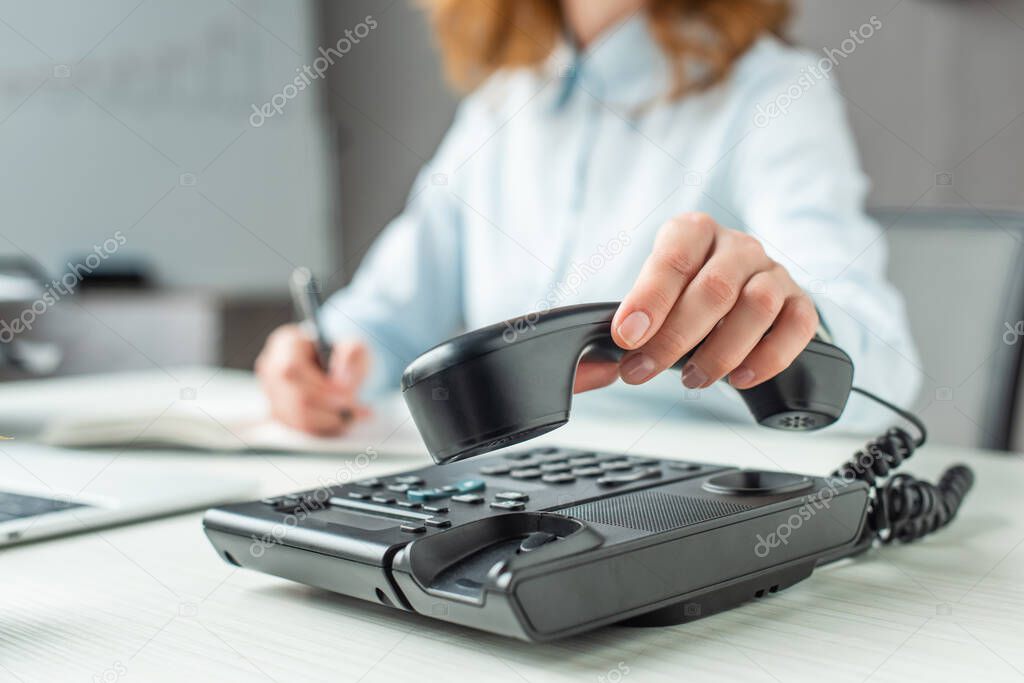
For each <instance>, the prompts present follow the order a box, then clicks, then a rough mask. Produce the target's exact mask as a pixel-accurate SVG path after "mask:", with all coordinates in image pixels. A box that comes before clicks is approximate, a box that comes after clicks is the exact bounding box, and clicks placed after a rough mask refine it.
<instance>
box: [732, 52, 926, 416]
mask: <svg viewBox="0 0 1024 683" xmlns="http://www.w3.org/2000/svg"><path fill="white" fill-rule="evenodd" d="M811 64H812V62H811V60H810V59H806V58H805V57H804V56H803V55H802V54H801V53H793V57H792V61H790V62H789V63H787V64H786V65H785V68H780V69H778V70H777V71H776V73H775V74H774V77H772V78H768V79H763V80H761V81H760V82H759V83H757V84H756V85H755V86H753V87H752V88H751V91H752V95H753V96H752V97H750V98H749V99H748V100H747V101H746V103H745V104H744V105H743V106H741V109H742V110H743V111H742V113H741V116H742V117H744V118H745V126H744V129H743V130H742V131H741V132H740V133H739V136H741V139H740V141H739V142H738V143H736V148H735V149H736V154H735V155H733V163H732V171H731V174H732V187H733V197H732V199H731V202H730V203H731V204H732V205H733V206H734V207H735V212H736V214H737V216H738V218H739V219H740V221H741V223H742V227H744V228H745V229H747V230H749V231H750V232H751V233H752V234H754V235H755V236H757V237H759V238H760V239H761V241H762V242H763V243H764V246H765V248H766V250H767V251H768V253H769V255H770V256H771V257H772V258H774V259H775V260H777V261H778V262H780V263H781V264H783V265H784V266H785V267H786V268H787V270H788V271H789V273H790V275H791V276H792V277H793V279H794V280H795V281H796V282H797V283H798V284H799V285H800V286H801V287H803V288H804V289H805V290H806V291H807V292H808V293H809V294H810V295H811V297H812V298H813V299H814V301H815V303H816V304H817V306H818V310H819V312H820V314H821V318H822V321H823V323H824V324H825V326H826V327H827V328H828V330H829V331H830V332H831V335H832V337H833V341H834V342H835V343H836V344H837V345H838V346H839V347H840V348H842V349H843V350H845V351H846V352H847V353H848V354H849V355H850V357H851V358H852V359H853V363H854V383H855V384H857V385H858V386H861V387H863V388H865V389H868V390H870V391H873V392H875V393H877V394H879V395H880V396H882V397H884V398H887V399H889V400H891V401H893V402H895V403H896V404H898V405H904V406H905V405H907V404H909V403H911V402H912V401H913V399H914V398H915V396H916V395H917V391H918V389H919V386H920V382H921V370H920V365H919V361H918V356H917V352H916V349H915V348H914V343H913V340H912V338H911V335H910V330H909V326H908V323H907V318H906V312H905V310H904V305H903V300H902V297H901V295H900V294H899V292H898V291H897V290H896V289H895V288H894V287H893V286H892V284H891V283H890V282H889V281H888V280H887V277H886V272H885V269H886V262H887V259H888V254H887V246H886V240H885V235H884V233H883V231H882V230H881V229H880V227H879V225H878V224H877V223H876V222H875V221H874V220H872V219H871V218H870V217H869V216H868V215H867V214H866V213H865V211H864V202H865V197H866V194H867V190H868V181H867V178H866V176H865V175H864V173H863V172H862V171H861V168H860V164H859V160H858V158H857V152H856V148H855V146H854V141H853V137H852V135H851V133H850V130H849V126H848V123H847V120H846V115H845V111H844V109H843V102H842V97H841V95H840V94H839V91H838V90H837V85H836V84H835V82H834V80H835V79H834V76H832V77H831V78H829V76H828V75H822V76H821V77H820V78H816V77H815V76H814V73H815V72H814V71H813V70H811V69H809V68H808V67H809V65H811ZM892 419H893V416H891V415H889V414H887V413H885V412H884V410H881V409H879V408H878V407H876V406H874V405H872V404H870V403H868V402H867V401H866V399H864V398H863V397H861V396H858V395H853V396H851V398H850V402H849V404H848V406H847V409H846V411H845V413H844V416H843V418H842V420H841V422H840V425H842V426H844V427H846V428H847V429H851V430H857V431H862V430H868V429H872V430H873V429H877V428H879V427H880V426H882V425H884V424H886V423H888V422H891V421H892Z"/></svg>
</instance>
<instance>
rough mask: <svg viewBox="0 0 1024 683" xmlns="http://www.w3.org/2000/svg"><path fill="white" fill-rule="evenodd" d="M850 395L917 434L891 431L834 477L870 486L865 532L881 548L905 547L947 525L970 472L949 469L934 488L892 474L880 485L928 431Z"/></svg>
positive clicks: (897, 410) (912, 418)
mask: <svg viewBox="0 0 1024 683" xmlns="http://www.w3.org/2000/svg"><path fill="white" fill-rule="evenodd" d="M853 391H855V392H857V393H859V394H861V395H862V396H864V397H866V398H869V399H871V400H872V401H875V402H876V403H878V404H879V405H882V406H884V407H886V408H888V409H889V410H891V411H893V412H894V413H896V414H897V415H899V416H900V417H902V418H904V419H905V420H907V421H908V422H910V423H911V424H913V425H914V427H915V428H916V429H917V430H918V432H920V436H919V437H918V438H917V439H914V438H913V437H912V436H911V435H910V434H909V433H908V432H907V431H906V430H904V429H901V428H900V427H892V428H890V429H889V430H888V431H887V432H886V433H885V434H883V435H881V436H878V437H876V438H875V439H872V440H871V441H869V442H868V443H867V445H866V446H865V447H864V448H863V449H861V450H859V451H857V453H855V454H854V456H853V457H852V458H850V459H849V460H847V461H846V462H845V463H843V464H842V465H841V466H840V467H839V468H838V469H837V470H836V471H835V472H833V475H832V476H834V477H840V478H842V479H843V480H845V481H850V480H854V479H859V480H861V481H863V482H865V483H867V484H868V486H870V487H871V491H872V493H871V495H872V500H871V503H870V509H869V512H868V527H869V528H868V530H867V532H866V533H870V534H872V535H873V536H874V537H875V538H876V539H878V540H879V541H881V542H882V543H892V542H893V541H898V542H900V543H910V542H911V541H916V540H917V539H919V538H922V537H923V536H926V535H928V534H930V533H932V532H934V531H937V530H938V529H941V528H942V527H944V526H946V525H947V524H949V523H950V522H951V521H952V520H953V518H954V517H955V516H956V513H957V510H959V509H960V505H961V504H962V503H963V501H964V497H965V496H966V495H967V492H968V491H970V489H971V486H972V485H973V484H974V473H973V472H972V471H971V469H970V468H969V467H967V466H966V465H954V466H952V467H950V468H949V469H947V470H946V471H945V472H944V473H943V474H942V477H941V478H940V479H939V483H938V484H932V483H931V482H928V481H925V480H923V479H917V478H915V477H913V476H911V475H909V474H896V475H894V476H892V477H891V478H889V479H886V480H884V481H883V479H885V478H886V477H888V476H889V474H890V473H891V472H892V471H893V470H895V469H897V468H898V467H899V466H900V465H902V464H903V461H904V460H906V459H907V458H909V457H910V456H912V455H913V454H914V451H915V450H916V449H918V448H920V447H921V446H922V445H923V444H924V442H925V440H926V439H927V437H928V431H927V429H925V426H924V423H923V422H921V420H920V419H919V418H918V417H917V416H916V415H914V414H913V413H910V412H908V411H906V410H903V409H902V408H899V407H898V406H895V405H893V404H892V403H889V402H888V401H886V400H885V399H883V398H881V397H879V396H876V395H875V394H873V393H871V392H870V391H867V390H865V389H861V388H859V387H853Z"/></svg>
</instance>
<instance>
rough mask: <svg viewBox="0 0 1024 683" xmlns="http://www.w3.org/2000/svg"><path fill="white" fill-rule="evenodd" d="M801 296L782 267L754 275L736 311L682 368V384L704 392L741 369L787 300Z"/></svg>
mask: <svg viewBox="0 0 1024 683" xmlns="http://www.w3.org/2000/svg"><path fill="white" fill-rule="evenodd" d="M799 293H800V291H799V289H798V288H797V286H796V285H795V284H794V283H793V282H792V281H791V280H790V279H789V276H788V275H786V272H785V270H783V268H782V267H781V266H776V267H774V268H772V269H771V270H768V271H762V272H759V273H755V274H754V275H753V277H751V278H750V279H749V280H748V281H747V283H746V285H744V286H743V289H742V291H741V292H740V295H739V299H738V300H737V302H736V305H735V306H734V307H733V309H732V310H731V311H730V312H729V313H728V314H727V315H726V316H725V317H724V318H723V319H722V321H721V323H719V324H718V325H717V326H716V327H715V328H714V329H713V330H712V331H711V333H710V334H709V335H708V336H707V338H706V339H704V341H703V343H702V344H701V345H700V346H699V347H698V348H697V350H696V351H695V352H694V354H693V356H692V357H691V358H690V360H689V361H688V362H687V364H686V366H685V367H684V368H683V384H685V385H686V386H687V388H689V389H701V388H704V387H707V386H710V385H711V384H713V383H714V382H717V381H718V380H720V379H722V378H723V377H724V376H725V375H727V374H729V373H730V372H732V371H733V370H734V369H735V368H737V367H739V365H740V363H742V362H743V360H744V359H745V358H746V357H747V355H748V354H749V353H750V352H751V351H752V350H753V349H754V347H755V346H757V344H758V343H759V342H760V341H761V338H762V337H763V336H764V334H765V333H766V332H767V331H768V329H769V328H770V327H771V326H772V323H774V322H775V319H776V318H777V317H778V315H779V312H780V311H781V310H782V307H783V304H784V303H785V301H786V299H787V298H788V297H790V296H795V295H798V294H799Z"/></svg>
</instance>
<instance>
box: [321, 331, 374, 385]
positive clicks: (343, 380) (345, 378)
mask: <svg viewBox="0 0 1024 683" xmlns="http://www.w3.org/2000/svg"><path fill="white" fill-rule="evenodd" d="M369 371H370V354H369V352H368V350H367V348H366V345H365V344H363V343H362V342H360V341H345V342H340V343H338V344H335V345H334V349H333V351H332V352H331V367H330V370H329V371H328V376H329V377H330V379H331V381H332V382H333V383H334V384H336V385H337V386H338V387H339V388H341V389H344V390H346V391H349V392H352V393H355V392H357V391H359V388H360V387H361V386H362V385H363V382H365V381H366V376H367V375H368V374H369Z"/></svg>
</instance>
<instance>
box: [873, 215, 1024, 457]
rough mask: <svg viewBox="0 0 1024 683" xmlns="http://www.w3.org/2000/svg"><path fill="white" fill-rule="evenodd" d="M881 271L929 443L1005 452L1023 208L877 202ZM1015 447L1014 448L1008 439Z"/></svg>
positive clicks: (1017, 375)
mask: <svg viewBox="0 0 1024 683" xmlns="http://www.w3.org/2000/svg"><path fill="white" fill-rule="evenodd" d="M871 213H872V215H873V216H874V217H875V218H876V219H877V220H878V221H879V223H881V225H882V227H883V229H885V230H886V238H887V240H888V242H889V246H890V258H889V275H890V278H891V279H892V281H893V282H894V283H895V285H896V286H897V288H899V290H900V291H901V292H902V293H903V295H904V297H905V299H906V303H907V313H908V316H909V318H910V325H911V329H912V330H913V333H914V339H915V341H916V342H917V347H918V350H919V351H920V355H921V366H922V368H923V370H924V375H925V379H924V384H923V387H922V390H921V393H920V396H919V399H918V402H917V404H916V406H915V407H916V409H917V411H918V412H919V413H920V414H921V415H922V417H924V419H925V420H926V422H927V423H928V426H929V431H930V435H931V436H932V438H934V439H935V440H936V441H940V442H945V443H952V444H958V445H963V446H981V447H985V448H995V449H1001V450H1005V449H1010V448H1011V446H1012V445H1013V444H1014V441H1013V439H1014V433H1013V432H1014V423H1015V422H1017V421H1019V420H1020V418H1021V417H1024V406H1021V405H1020V404H1019V401H1020V400H1021V399H1020V394H1021V392H1022V390H1024V389H1022V387H1021V386H1020V385H1021V372H1022V356H1024V335H1020V334H1018V332H1019V331H1022V330H1024V323H1022V322H1021V321H1024V214H1020V213H1011V212H992V211H985V212H982V211H978V210H971V209H932V208H928V209H911V210H905V209H878V210H874V211H872V212H871ZM1016 438H1017V439H1018V441H1017V442H1016V445H1017V447H1018V448H1019V447H1020V446H1021V442H1020V439H1021V438H1024V434H1019V435H1017V437H1016Z"/></svg>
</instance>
